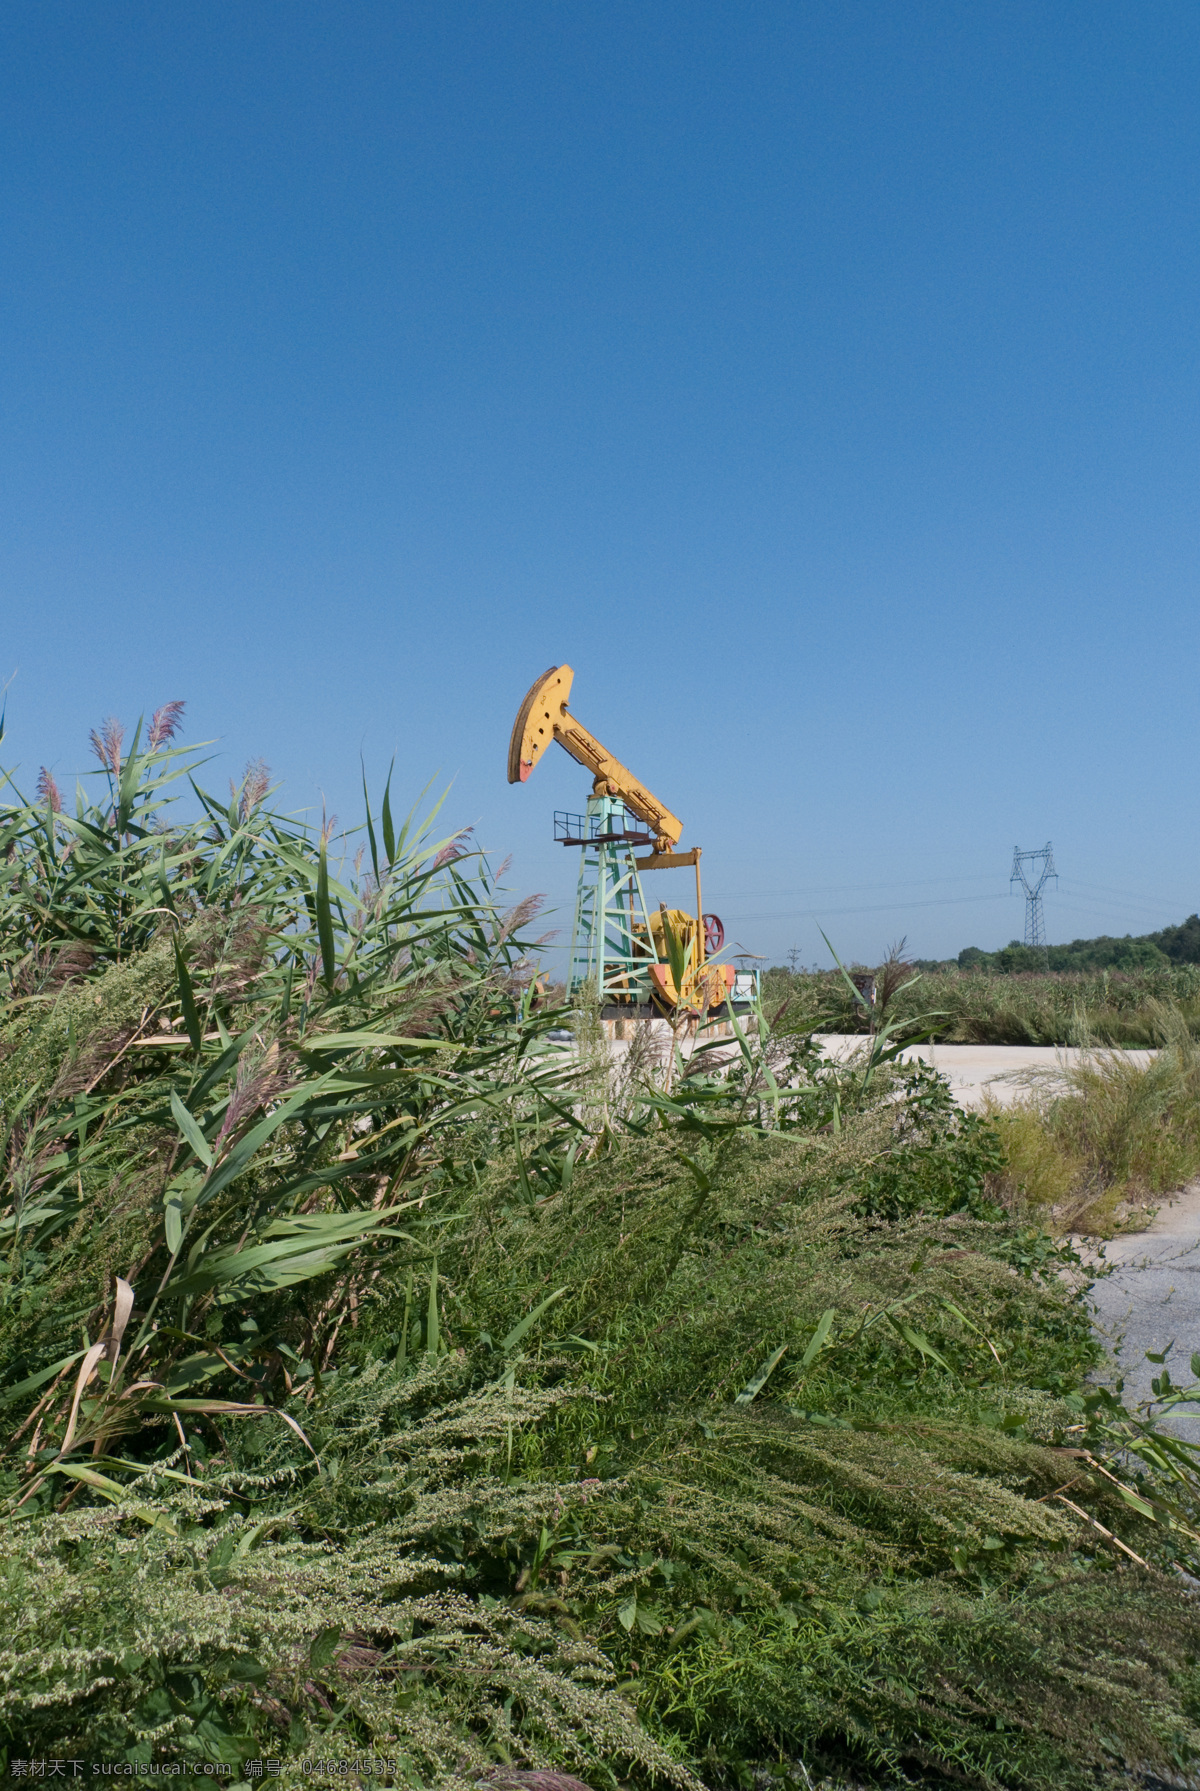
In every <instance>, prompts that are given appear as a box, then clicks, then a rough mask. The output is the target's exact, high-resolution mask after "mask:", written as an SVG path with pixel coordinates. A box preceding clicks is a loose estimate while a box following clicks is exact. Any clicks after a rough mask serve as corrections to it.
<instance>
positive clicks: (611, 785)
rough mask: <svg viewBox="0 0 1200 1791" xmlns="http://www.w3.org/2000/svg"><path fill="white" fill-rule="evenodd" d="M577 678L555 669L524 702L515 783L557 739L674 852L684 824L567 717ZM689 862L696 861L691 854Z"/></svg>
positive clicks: (514, 745)
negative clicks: (574, 681) (574, 680)
mask: <svg viewBox="0 0 1200 1791" xmlns="http://www.w3.org/2000/svg"><path fill="white" fill-rule="evenodd" d="M574 677H575V674H574V672H573V671H572V670H571V668H570V666H569V665H552V666H551V667H550V670H549V671H548V672H544V673H543V674H542V676H541V677H540V678H539V679H538V681H537V683H536V684H535V685H533V687H532V689H531V690H530V692H529V694H528V696H527V697H526V698H525V701H524V702H523V703H522V704H521V707H520V709H519V710H518V712H517V719H516V721H515V722H514V723H513V731H512V739H511V740H510V741H509V746H508V781H509V783H510V784H518V783H520V784H523V783H524V782H525V781H526V779H527V778H528V776H529V774H530V772H531V771H532V770H533V768H534V766H535V765H536V764H537V762H538V760H539V759H540V758H541V756H542V752H543V750H544V749H545V748H546V747H547V746H549V744H550V742H551V741H552V740H557V741H558V744H559V745H560V746H561V747H564V748H565V749H566V751H567V752H569V753H570V755H571V757H572V758H573V759H575V760H576V761H577V763H578V764H580V765H583V766H584V767H585V768H586V769H587V770H588V771H590V772H591V773H592V775H593V777H594V778H595V779H596V784H595V791H596V794H597V795H601V794H604V793H607V794H608V795H609V796H619V797H620V798H621V800H622V802H624V804H625V806H626V808H627V809H629V810H630V811H631V813H633V814H635V815H636V816H637V818H638V820H639V821H644V822H645V824H646V826H647V827H649V828H650V829H651V830H652V832H653V834H654V850H655V853H669V852H670V851H671V847H672V846H673V845H675V843H676V841H677V840H678V838H679V836H680V834H681V833H682V832H683V822H682V821H681V820H680V819H679V817H678V815H673V814H672V813H671V811H670V809H669V808H667V807H665V806H664V804H663V803H661V802H660V801H659V800H658V797H657V796H655V795H654V794H653V793H652V792H651V791H650V790H648V789H647V788H646V786H645V784H643V783H641V782H640V781H639V780H638V779H637V778H636V777H635V776H634V775H633V772H632V771H629V770H628V769H627V768H626V767H625V766H624V765H622V763H621V761H620V760H619V759H614V758H613V756H612V754H611V753H610V752H607V751H606V750H605V748H604V747H603V746H601V744H600V742H599V741H598V740H597V739H596V737H595V735H594V734H589V733H588V731H587V729H586V728H585V727H583V726H581V725H580V723H579V722H577V721H576V720H575V717H574V716H573V715H569V714H568V713H567V699H568V698H569V697H570V694H571V683H572V680H573V679H574ZM684 862H685V863H688V862H693V861H692V860H691V858H690V855H689V857H688V858H687V859H685V860H684ZM697 874H698V867H697Z"/></svg>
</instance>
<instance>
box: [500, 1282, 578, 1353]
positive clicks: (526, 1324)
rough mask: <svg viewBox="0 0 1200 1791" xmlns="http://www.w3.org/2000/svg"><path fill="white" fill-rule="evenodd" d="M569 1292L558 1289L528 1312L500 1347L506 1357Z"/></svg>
mask: <svg viewBox="0 0 1200 1791" xmlns="http://www.w3.org/2000/svg"><path fill="white" fill-rule="evenodd" d="M567 1291H568V1290H567V1289H566V1288H565V1287H559V1288H556V1289H555V1291H554V1292H553V1293H552V1294H547V1295H546V1298H545V1299H544V1300H543V1301H542V1302H541V1304H540V1305H539V1306H535V1307H534V1309H533V1311H532V1312H527V1313H526V1314H525V1317H524V1318H523V1319H521V1321H520V1322H519V1323H518V1324H515V1325H514V1326H513V1328H512V1330H511V1331H510V1332H509V1333H508V1336H507V1337H506V1338H505V1339H504V1341H503V1343H502V1344H501V1345H500V1348H501V1349H502V1350H503V1351H504V1353H505V1354H506V1355H507V1353H508V1351H509V1350H510V1349H516V1347H517V1345H518V1343H520V1341H521V1339H522V1338H523V1337H525V1336H526V1335H527V1334H528V1333H529V1332H530V1331H531V1330H532V1329H533V1327H534V1325H536V1323H537V1321H538V1319H539V1318H540V1317H541V1316H542V1313H543V1312H545V1311H546V1309H547V1307H550V1306H553V1304H554V1302H555V1300H561V1299H562V1297H563V1295H564V1294H565V1293H566V1292H567Z"/></svg>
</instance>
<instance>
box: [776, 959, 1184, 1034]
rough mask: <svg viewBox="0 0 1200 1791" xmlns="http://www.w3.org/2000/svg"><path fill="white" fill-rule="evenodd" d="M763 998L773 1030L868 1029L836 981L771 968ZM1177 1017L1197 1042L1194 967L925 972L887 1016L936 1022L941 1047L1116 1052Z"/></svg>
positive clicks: (836, 976)
mask: <svg viewBox="0 0 1200 1791" xmlns="http://www.w3.org/2000/svg"><path fill="white" fill-rule="evenodd" d="M764 1000H765V1002H766V1005H767V1007H768V1010H769V1011H771V1012H772V1013H773V1014H776V1015H777V1016H778V1022H779V1025H780V1026H781V1027H782V1028H783V1029H785V1030H787V1031H794V1032H803V1031H805V1030H807V1029H810V1028H814V1027H815V1028H819V1029H821V1030H823V1031H827V1032H858V1031H863V1030H866V1029H867V1027H868V1021H867V1019H866V1017H865V1016H864V1014H863V1011H862V1007H861V1004H859V1003H856V1002H855V1001H854V999H853V997H852V996H851V995H850V994H849V992H848V991H847V989H846V987H845V984H844V982H843V980H842V977H841V975H840V973H839V972H838V971H837V970H836V969H833V970H830V971H829V972H820V973H810V974H800V975H795V974H793V973H792V972H790V971H788V970H782V969H772V970H769V971H768V972H767V973H766V975H765V977H764ZM1164 1007H1168V1008H1170V1009H1171V1010H1172V1011H1174V1012H1176V1013H1178V1014H1179V1015H1181V1016H1182V1018H1183V1020H1184V1022H1185V1024H1186V1026H1187V1029H1188V1031H1189V1032H1190V1033H1191V1034H1192V1036H1193V1037H1197V1036H1200V965H1195V964H1181V965H1163V966H1161V967H1159V968H1157V969H1149V970H1141V971H1128V972H1119V971H1096V972H1092V973H1088V974H1078V973H1069V972H1062V973H1057V974H1049V973H1047V974H1045V975H1038V974H1032V973H1028V974H1026V973H1023V974H1016V975H1001V974H999V973H995V972H980V971H971V970H933V971H924V972H922V974H921V977H920V980H919V982H918V983H917V984H916V985H915V986H914V987H913V988H911V989H908V990H904V991H901V992H898V993H897V994H896V995H895V996H894V998H893V1003H892V1008H893V1018H894V1019H897V1020H901V1021H905V1022H907V1023H908V1024H910V1025H912V1026H914V1027H916V1026H918V1025H919V1024H924V1023H925V1016H934V1015H936V1016H937V1018H936V1022H935V1023H934V1024H935V1035H934V1036H935V1037H936V1038H937V1039H940V1040H941V1041H942V1042H943V1043H946V1044H978V1045H1081V1044H1083V1043H1085V1042H1087V1041H1088V1040H1091V1041H1094V1042H1099V1043H1103V1044H1109V1045H1113V1046H1116V1047H1118V1048H1120V1047H1126V1048H1127V1047H1131V1046H1132V1047H1144V1046H1153V1045H1155V1044H1157V1043H1158V1041H1159V1037H1160V1031H1161V1028H1160V1019H1159V1014H1160V1010H1161V1009H1162V1008H1164Z"/></svg>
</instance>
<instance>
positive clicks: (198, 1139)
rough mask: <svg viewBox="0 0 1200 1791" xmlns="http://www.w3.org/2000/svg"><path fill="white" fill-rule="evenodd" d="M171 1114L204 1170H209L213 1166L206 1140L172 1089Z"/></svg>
mask: <svg viewBox="0 0 1200 1791" xmlns="http://www.w3.org/2000/svg"><path fill="white" fill-rule="evenodd" d="M171 1112H172V1114H173V1115H174V1118H175V1124H176V1125H177V1126H178V1127H179V1130H180V1131H181V1132H182V1134H183V1136H184V1137H185V1138H186V1140H187V1142H188V1143H189V1144H190V1145H191V1147H192V1149H193V1151H194V1152H195V1153H196V1155H197V1156H198V1157H199V1159H200V1161H201V1162H202V1163H203V1164H204V1167H205V1168H206V1169H211V1168H212V1165H213V1154H212V1150H211V1148H210V1146H209V1143H208V1140H207V1139H206V1138H205V1136H204V1133H203V1132H202V1131H201V1130H200V1127H199V1126H198V1125H197V1124H196V1121H195V1118H194V1116H193V1115H192V1114H190V1113H189V1112H188V1110H187V1108H186V1107H185V1106H184V1104H183V1102H182V1101H181V1100H180V1098H179V1096H178V1095H177V1094H176V1093H175V1090H174V1089H172V1090H171Z"/></svg>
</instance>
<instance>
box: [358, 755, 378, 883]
mask: <svg viewBox="0 0 1200 1791" xmlns="http://www.w3.org/2000/svg"><path fill="white" fill-rule="evenodd" d="M359 764H360V765H362V759H361V758H360V759H359ZM362 787H363V808H364V809H365V810H366V816H367V840H368V842H369V844H370V847H371V869H372V871H373V872H374V875H375V882H376V884H378V882H379V847H378V845H377V844H376V841H375V822H374V821H373V820H372V818H371V798H370V796H369V795H368V794H367V768H366V766H365V765H362Z"/></svg>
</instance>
